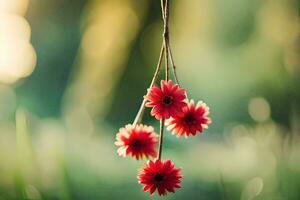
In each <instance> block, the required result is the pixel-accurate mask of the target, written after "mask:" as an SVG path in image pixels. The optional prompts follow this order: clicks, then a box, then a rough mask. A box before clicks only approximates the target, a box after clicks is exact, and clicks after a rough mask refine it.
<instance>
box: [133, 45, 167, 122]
mask: <svg viewBox="0 0 300 200" xmlns="http://www.w3.org/2000/svg"><path fill="white" fill-rule="evenodd" d="M164 52H165V47H164V44H162V47H161V50H160V55H159V59H158V63H157V66H156V70H155V72H154V76H153V78H152V81H151V83H150V86H149V88H152V87H153V85H154V83H155V82H156V80H157V78H158V75H159V72H160V69H161V63H162V60H163V56H164ZM146 102H147V100H146V99H144V100H143V102H142V104H141V106H140V109H139V111H138V113H137V115H136V117H135V119H134V122H133V125H136V124H139V123H141V121H142V118H143V114H144V111H145V105H146Z"/></svg>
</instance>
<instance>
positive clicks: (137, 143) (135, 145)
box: [130, 139, 142, 150]
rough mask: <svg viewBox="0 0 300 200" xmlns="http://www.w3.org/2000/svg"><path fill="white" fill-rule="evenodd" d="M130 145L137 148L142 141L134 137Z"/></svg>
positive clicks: (140, 145)
mask: <svg viewBox="0 0 300 200" xmlns="http://www.w3.org/2000/svg"><path fill="white" fill-rule="evenodd" d="M130 145H131V146H132V148H133V149H135V150H139V149H140V148H141V147H142V143H141V141H140V140H137V139H134V140H132V141H131V143H130Z"/></svg>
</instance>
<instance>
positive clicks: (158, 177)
mask: <svg viewBox="0 0 300 200" xmlns="http://www.w3.org/2000/svg"><path fill="white" fill-rule="evenodd" d="M163 179H164V176H163V175H162V174H160V173H156V174H155V176H154V180H156V181H157V182H161V181H162V180H163Z"/></svg>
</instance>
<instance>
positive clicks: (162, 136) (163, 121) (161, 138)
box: [157, 119, 165, 160]
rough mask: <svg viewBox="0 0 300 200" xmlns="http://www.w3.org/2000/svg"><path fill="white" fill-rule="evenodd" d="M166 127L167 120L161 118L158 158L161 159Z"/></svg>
mask: <svg viewBox="0 0 300 200" xmlns="http://www.w3.org/2000/svg"><path fill="white" fill-rule="evenodd" d="M164 128H165V120H164V119H162V120H160V129H159V144H158V156H157V160H160V159H161V153H162V146H163V140H164Z"/></svg>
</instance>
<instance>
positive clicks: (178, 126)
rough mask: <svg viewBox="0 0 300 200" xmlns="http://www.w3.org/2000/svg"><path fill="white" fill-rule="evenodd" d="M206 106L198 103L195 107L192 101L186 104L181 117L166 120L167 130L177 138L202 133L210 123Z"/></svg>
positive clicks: (200, 102)
mask: <svg viewBox="0 0 300 200" xmlns="http://www.w3.org/2000/svg"><path fill="white" fill-rule="evenodd" d="M208 114H209V108H208V106H207V105H206V104H205V103H203V102H202V101H199V102H198V103H197V105H196V106H195V103H194V101H193V100H191V101H190V102H188V105H187V106H185V107H184V108H183V115H181V116H175V117H172V118H171V119H170V120H168V122H167V124H168V130H171V131H172V133H173V134H176V135H177V136H178V137H181V136H182V135H185V137H188V136H190V134H192V135H194V136H195V135H196V133H197V132H200V133H201V132H202V131H203V129H204V128H207V127H208V125H209V124H210V123H211V119H210V118H209V117H208V116H207V115H208Z"/></svg>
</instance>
